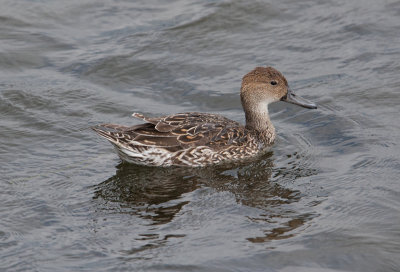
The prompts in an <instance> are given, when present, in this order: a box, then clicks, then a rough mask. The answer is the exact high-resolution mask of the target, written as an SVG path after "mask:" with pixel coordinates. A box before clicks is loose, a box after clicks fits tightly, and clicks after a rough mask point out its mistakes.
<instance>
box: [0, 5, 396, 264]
mask: <svg viewBox="0 0 400 272" xmlns="http://www.w3.org/2000/svg"><path fill="white" fill-rule="evenodd" d="M0 5H1V9H0V113H1V119H0V139H1V141H0V171H1V180H0V270H1V271H285V272H286V271H363V272H365V271H400V258H399V254H400V184H399V178H400V155H399V153H400V148H399V140H400V122H399V112H400V96H399V93H400V92H399V91H400V1H389V0H387V1H386V0H383V1H373V0H365V1H317V0H313V1H311V0H310V1H295V0H286V1H279V3H278V1H251V2H249V1H233V0H232V1H94V0H84V1H82V0H79V1H78V0H73V1H61V0H57V1H46V0H38V1H27V0H26V1H14V0H8V1H7V0H3V1H0ZM260 65H271V66H274V67H276V68H277V69H279V70H280V71H282V72H283V73H284V74H285V75H286V77H287V78H288V80H289V82H290V84H291V86H292V89H294V90H296V91H297V93H299V94H301V95H303V96H304V97H306V98H308V99H310V100H313V101H315V102H316V103H318V105H319V109H318V110H313V111H312V110H311V111H310V110H307V109H303V108H299V107H296V106H293V105H289V104H285V103H277V104H275V105H272V106H271V108H270V112H271V115H272V119H273V122H274V124H275V126H276V128H277V131H278V139H277V141H276V143H275V145H274V147H273V148H272V150H271V152H270V153H269V154H267V155H266V156H265V157H264V158H262V159H261V160H259V161H256V162H252V163H249V164H247V165H240V166H237V167H235V168H218V169H197V170H182V169H154V168H146V167H138V166H132V165H126V164H121V163H120V160H119V159H118V157H117V156H116V155H115V154H114V153H113V149H112V147H111V145H110V144H108V143H107V142H106V141H105V140H103V139H100V138H99V137H97V136H96V135H95V134H94V133H93V132H92V131H90V130H89V129H88V127H89V126H91V125H95V124H98V123H103V122H113V123H121V124H134V123H135V122H136V121H135V120H133V119H132V117H130V114H131V113H132V112H134V111H138V112H142V113H146V114H152V115H155V116H156V115H162V114H168V113H173V112H181V111H207V112H218V113H221V114H223V115H225V116H227V117H229V118H232V119H234V120H237V121H241V122H242V121H243V119H244V118H243V113H242V110H241V106H240V101H239V96H238V92H239V87H240V81H241V77H242V76H243V75H244V74H245V73H247V72H248V71H250V70H251V69H252V68H254V67H255V66H260Z"/></svg>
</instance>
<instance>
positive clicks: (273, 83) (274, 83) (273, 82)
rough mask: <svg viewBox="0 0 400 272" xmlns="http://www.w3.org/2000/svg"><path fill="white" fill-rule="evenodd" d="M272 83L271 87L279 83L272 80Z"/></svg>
mask: <svg viewBox="0 0 400 272" xmlns="http://www.w3.org/2000/svg"><path fill="white" fill-rule="evenodd" d="M270 83H271V85H276V84H278V82H276V81H275V80H272V81H271V82H270Z"/></svg>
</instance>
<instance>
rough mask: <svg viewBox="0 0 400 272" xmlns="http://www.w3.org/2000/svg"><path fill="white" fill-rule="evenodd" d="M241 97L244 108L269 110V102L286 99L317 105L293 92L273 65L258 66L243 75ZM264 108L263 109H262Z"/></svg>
mask: <svg viewBox="0 0 400 272" xmlns="http://www.w3.org/2000/svg"><path fill="white" fill-rule="evenodd" d="M240 98H241V101H242V105H243V108H244V109H245V111H246V112H247V111H248V110H250V111H251V110H252V109H251V108H253V110H256V111H261V110H264V111H267V108H266V107H267V106H268V104H270V103H272V102H277V101H284V102H288V103H292V104H296V105H299V106H302V107H304V108H308V109H316V108H317V105H316V104H314V103H312V102H310V101H308V100H306V99H304V98H301V97H299V96H298V95H296V94H295V93H293V92H292V91H291V90H290V88H289V85H288V82H287V80H286V78H285V77H284V76H283V75H282V74H281V73H280V72H279V71H278V70H276V69H274V68H272V67H257V68H255V69H254V70H253V71H251V72H250V73H248V74H247V75H245V76H244V77H243V80H242V88H241V91H240ZM261 108H263V109H261Z"/></svg>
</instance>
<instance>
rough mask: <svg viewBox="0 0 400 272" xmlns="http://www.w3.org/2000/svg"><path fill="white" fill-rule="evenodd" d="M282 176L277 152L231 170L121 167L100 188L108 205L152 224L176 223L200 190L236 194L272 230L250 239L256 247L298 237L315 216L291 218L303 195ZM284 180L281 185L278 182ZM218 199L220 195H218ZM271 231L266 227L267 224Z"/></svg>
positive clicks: (98, 194) (98, 196) (98, 193)
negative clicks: (294, 233)
mask: <svg viewBox="0 0 400 272" xmlns="http://www.w3.org/2000/svg"><path fill="white" fill-rule="evenodd" d="M280 172H282V169H279V172H274V180H275V181H274V182H272V181H271V175H272V173H273V161H272V159H271V153H269V154H266V155H265V156H264V157H263V158H262V159H260V160H257V161H254V162H250V163H249V162H248V163H247V164H241V165H240V164H236V165H230V166H224V167H222V166H219V167H209V168H199V169H196V168H155V167H143V166H136V165H130V164H125V163H121V164H119V165H118V166H117V171H116V174H115V175H114V176H112V177H111V178H109V179H107V180H106V181H104V182H102V183H100V184H98V185H97V186H96V190H95V196H94V198H96V199H103V200H104V205H105V206H107V209H109V208H110V207H109V206H108V204H109V202H112V203H118V207H119V208H121V207H122V208H123V209H124V208H125V209H124V212H125V213H126V212H129V213H132V214H134V215H136V216H139V217H141V218H143V219H147V220H149V221H150V224H151V225H157V224H166V223H168V222H171V221H172V220H173V218H174V217H175V216H176V215H177V214H178V212H179V211H180V210H181V209H182V207H183V206H185V205H186V204H188V203H189V200H187V198H184V197H182V196H183V195H184V194H187V193H190V192H193V191H195V190H197V189H199V188H213V189H214V190H215V191H217V192H221V191H227V192H231V193H232V194H234V196H235V199H236V201H237V202H238V203H240V204H241V205H246V206H249V207H254V208H257V209H260V211H262V213H260V215H259V216H257V218H252V217H249V216H247V215H244V216H246V217H247V218H248V219H249V220H251V221H253V222H265V223H267V224H268V225H269V226H270V227H271V228H269V229H265V230H263V232H264V233H265V236H263V237H255V238H248V240H249V241H251V242H265V241H268V240H275V239H283V238H286V237H290V236H292V234H287V233H289V232H292V231H293V230H294V229H296V228H298V227H300V226H302V225H303V224H304V222H305V221H307V220H309V219H310V217H312V216H309V215H305V214H297V215H296V214H293V213H292V214H291V212H290V211H288V210H287V209H285V208H281V206H283V205H287V204H290V203H293V202H298V201H299V200H300V198H301V194H300V192H299V191H298V190H293V189H289V188H285V187H283V186H281V185H279V177H276V175H280ZM276 181H278V182H276ZM216 197H218V196H216ZM264 226H265V224H264Z"/></svg>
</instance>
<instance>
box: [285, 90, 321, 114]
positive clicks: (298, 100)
mask: <svg viewBox="0 0 400 272" xmlns="http://www.w3.org/2000/svg"><path fill="white" fill-rule="evenodd" d="M281 101H285V102H288V103H292V104H295V105H299V106H301V107H304V108H307V109H316V108H317V105H316V104H315V103H313V102H311V101H308V100H307V99H305V98H302V97H300V96H298V95H297V94H295V93H294V92H292V90H290V89H288V92H287V95H285V96H284V97H282V98H281Z"/></svg>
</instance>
